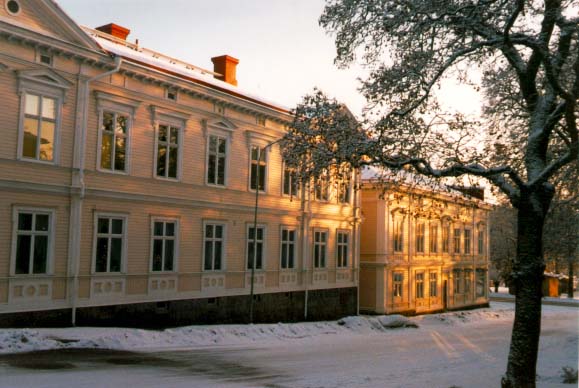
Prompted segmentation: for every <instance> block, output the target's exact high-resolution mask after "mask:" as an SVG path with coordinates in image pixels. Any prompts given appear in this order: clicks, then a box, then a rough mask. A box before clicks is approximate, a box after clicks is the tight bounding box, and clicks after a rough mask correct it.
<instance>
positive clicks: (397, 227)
mask: <svg viewBox="0 0 579 388" xmlns="http://www.w3.org/2000/svg"><path fill="white" fill-rule="evenodd" d="M405 221H406V219H405V217H401V216H394V217H392V252H394V253H403V252H404V224H405ZM397 232H398V233H397Z"/></svg>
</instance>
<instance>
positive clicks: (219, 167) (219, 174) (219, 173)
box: [217, 156, 225, 185]
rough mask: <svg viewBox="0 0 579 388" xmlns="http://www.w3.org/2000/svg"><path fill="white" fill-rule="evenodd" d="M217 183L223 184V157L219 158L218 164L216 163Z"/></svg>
mask: <svg viewBox="0 0 579 388" xmlns="http://www.w3.org/2000/svg"><path fill="white" fill-rule="evenodd" d="M217 184H219V185H224V184H225V157H223V156H222V157H220V158H219V164H218V165H217Z"/></svg>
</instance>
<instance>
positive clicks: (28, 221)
mask: <svg viewBox="0 0 579 388" xmlns="http://www.w3.org/2000/svg"><path fill="white" fill-rule="evenodd" d="M18 230H32V214H29V213H19V214H18Z"/></svg>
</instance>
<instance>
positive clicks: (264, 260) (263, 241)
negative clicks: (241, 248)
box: [245, 223, 267, 272]
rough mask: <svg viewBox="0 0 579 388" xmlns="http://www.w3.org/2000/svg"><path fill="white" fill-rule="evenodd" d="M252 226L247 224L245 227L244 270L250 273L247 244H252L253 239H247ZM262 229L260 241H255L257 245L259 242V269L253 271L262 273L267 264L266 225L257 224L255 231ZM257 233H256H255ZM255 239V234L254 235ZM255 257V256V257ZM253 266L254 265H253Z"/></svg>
mask: <svg viewBox="0 0 579 388" xmlns="http://www.w3.org/2000/svg"><path fill="white" fill-rule="evenodd" d="M253 226H254V225H253V224H251V223H250V224H247V225H246V227H245V270H246V271H251V268H249V244H253V239H250V238H249V229H253ZM260 228H261V229H263V236H262V239H261V240H259V239H257V244H258V245H259V243H260V242H261V244H262V245H261V249H262V252H261V268H255V271H260V272H263V271H265V269H266V264H267V225H265V224H257V229H260ZM255 233H257V231H256V232H255ZM256 237H257V234H256ZM256 257H257V255H256ZM254 264H255V263H254Z"/></svg>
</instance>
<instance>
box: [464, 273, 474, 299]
mask: <svg viewBox="0 0 579 388" xmlns="http://www.w3.org/2000/svg"><path fill="white" fill-rule="evenodd" d="M471 283H472V277H471V271H469V270H466V271H464V293H465V294H470V290H471V287H472V286H471Z"/></svg>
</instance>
